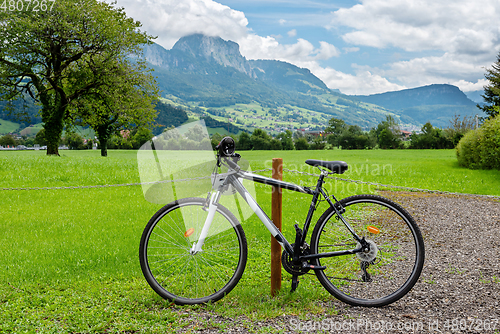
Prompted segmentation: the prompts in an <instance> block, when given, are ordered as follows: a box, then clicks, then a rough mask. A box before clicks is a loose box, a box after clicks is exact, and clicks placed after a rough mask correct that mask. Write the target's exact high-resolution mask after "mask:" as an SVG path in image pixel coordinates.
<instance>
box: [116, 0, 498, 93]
mask: <svg viewBox="0 0 500 334" xmlns="http://www.w3.org/2000/svg"><path fill="white" fill-rule="evenodd" d="M118 6H122V7H124V8H125V10H126V12H127V14H128V15H129V16H131V17H133V18H134V19H136V20H139V21H141V22H142V23H143V29H144V30H146V31H147V32H149V33H150V34H152V35H157V36H158V39H157V40H156V42H157V43H158V44H160V45H162V46H163V47H165V48H166V49H170V48H171V47H172V46H173V44H174V43H175V42H176V41H177V40H178V39H179V38H180V37H182V36H186V35H189V34H193V33H204V34H207V35H211V36H220V37H222V38H224V39H226V40H233V41H235V42H237V43H238V44H239V45H240V51H241V53H242V55H243V56H245V57H246V58H247V59H278V60H283V61H287V62H290V63H293V64H295V65H297V66H300V67H305V68H309V69H310V70H311V71H312V72H313V73H314V74H315V75H316V76H318V77H319V78H320V79H322V80H323V81H324V82H325V83H326V84H327V85H328V86H329V87H330V88H332V89H339V90H340V91H341V92H343V93H346V94H374V93H381V92H386V91H393V90H400V89H405V88H413V87H419V86H423V85H429V84H434V83H448V84H453V85H456V86H458V87H459V88H460V89H462V90H463V91H465V92H471V91H477V90H481V89H482V87H483V86H484V85H485V84H486V81H485V79H484V72H485V69H486V68H487V67H490V66H491V64H492V63H493V62H495V61H496V57H497V55H498V53H499V52H500V24H499V23H498V18H499V17H500V1H499V0H474V1H471V0H453V1H451V0H360V1H355V0H332V1H326V0H288V1H286V0H246V1H243V0H218V1H214V0H118Z"/></svg>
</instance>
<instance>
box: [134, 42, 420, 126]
mask: <svg viewBox="0 0 500 334" xmlns="http://www.w3.org/2000/svg"><path fill="white" fill-rule="evenodd" d="M144 57H145V59H146V60H147V61H148V62H149V63H150V64H151V66H152V67H153V68H154V70H155V75H156V77H157V82H158V84H159V86H160V89H161V90H162V94H163V95H164V96H165V97H166V98H167V99H168V100H170V101H172V102H175V103H176V104H178V105H183V106H184V107H185V108H186V109H188V110H190V111H191V112H194V113H195V114H196V116H198V117H202V116H204V115H206V114H209V115H212V117H215V118H216V119H218V120H219V121H222V120H225V121H226V122H227V121H228V119H233V121H235V122H237V123H238V122H239V123H238V126H241V127H243V128H246V129H247V130H252V129H253V128H256V127H260V128H264V129H266V130H267V131H271V132H273V131H282V130H283V129H285V128H289V129H290V128H291V129H297V128H303V127H309V128H314V127H317V128H318V129H319V128H323V127H324V126H325V125H326V124H327V122H328V120H329V119H330V118H331V117H337V118H342V119H344V120H345V121H346V122H347V123H349V124H358V125H360V126H362V127H365V128H369V127H371V126H374V125H376V124H377V123H379V122H380V121H382V120H384V119H385V117H386V114H387V113H388V110H386V109H384V108H382V107H379V106H375V105H372V104H369V103H364V102H360V101H358V100H356V99H353V98H351V97H349V96H347V95H343V94H341V93H339V92H337V91H333V90H330V89H329V88H328V87H327V86H326V85H325V84H324V83H323V82H322V81H321V80H320V79H319V78H318V77H316V76H315V75H313V74H312V73H311V72H310V71H309V70H308V69H305V68H299V67H297V66H295V65H292V64H289V63H286V62H282V61H277V60H247V59H246V58H245V57H243V56H242V55H241V53H240V52H239V46H238V44H236V43H234V42H231V41H225V40H223V39H222V38H219V37H208V36H204V35H201V34H195V35H190V36H186V37H183V38H181V39H179V40H178V41H177V43H175V45H174V46H173V47H172V49H171V50H165V49H163V48H162V47H161V46H159V45H156V44H152V45H147V46H145V48H144ZM337 101H341V102H342V103H337ZM396 116H397V115H396ZM397 117H399V116H397ZM403 118H404V117H403ZM404 122H406V123H413V122H414V121H413V120H410V119H408V118H405V119H404Z"/></svg>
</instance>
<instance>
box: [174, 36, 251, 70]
mask: <svg viewBox="0 0 500 334" xmlns="http://www.w3.org/2000/svg"><path fill="white" fill-rule="evenodd" d="M172 50H177V51H180V52H183V53H185V54H188V55H190V56H192V57H194V58H196V59H200V60H204V61H208V62H212V61H215V62H216V63H218V64H220V65H223V66H227V67H233V68H235V69H236V70H238V71H240V72H242V73H245V74H247V75H249V76H251V77H256V76H255V74H254V73H253V70H252V69H251V67H250V66H249V64H248V62H247V60H246V58H245V57H243V56H242V55H241V53H240V46H239V45H238V44H237V43H235V42H233V41H225V40H223V39H222V38H220V37H211V36H205V35H202V34H194V35H189V36H185V37H182V38H181V39H179V40H178V41H177V43H175V45H174V46H173V47H172Z"/></svg>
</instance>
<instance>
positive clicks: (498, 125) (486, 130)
mask: <svg viewBox="0 0 500 334" xmlns="http://www.w3.org/2000/svg"><path fill="white" fill-rule="evenodd" d="M456 152H457V159H458V164H459V165H460V166H463V167H467V168H472V169H476V168H484V169H492V168H494V169H499V170H500V117H496V118H493V119H489V120H487V121H485V122H484V124H483V126H482V127H481V128H479V129H477V130H472V131H469V132H467V133H466V134H465V136H464V137H463V138H462V139H461V140H460V142H459V143H458V145H457V148H456Z"/></svg>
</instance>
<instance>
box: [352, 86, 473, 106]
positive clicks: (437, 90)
mask: <svg viewBox="0 0 500 334" xmlns="http://www.w3.org/2000/svg"><path fill="white" fill-rule="evenodd" d="M356 97H357V98H358V99H359V100H361V101H365V102H369V103H373V104H377V105H379V106H382V107H384V108H387V109H391V110H400V109H405V108H410V107H419V106H430V105H442V104H445V105H460V106H461V105H464V106H467V105H468V106H475V105H476V104H475V103H474V102H473V101H471V100H469V98H467V95H465V94H464V93H463V92H462V91H461V90H460V89H459V88H458V87H456V86H452V85H429V86H424V87H418V88H413V89H405V90H400V91H396V92H387V93H382V94H374V95H364V96H362V95H358V96H356Z"/></svg>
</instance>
